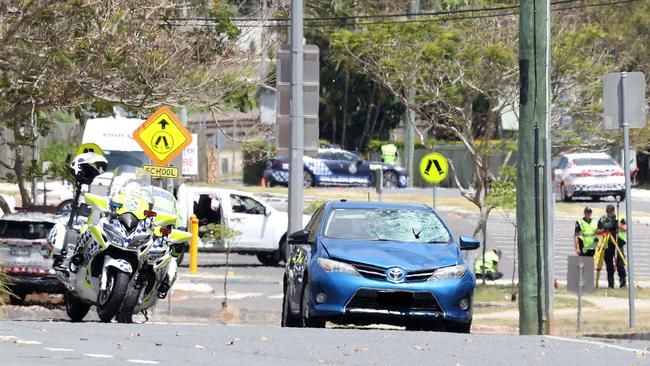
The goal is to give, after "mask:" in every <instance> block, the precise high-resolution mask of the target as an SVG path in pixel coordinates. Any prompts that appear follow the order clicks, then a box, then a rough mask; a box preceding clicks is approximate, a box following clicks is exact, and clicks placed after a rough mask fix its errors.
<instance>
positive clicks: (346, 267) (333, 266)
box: [318, 258, 360, 276]
mask: <svg viewBox="0 0 650 366" xmlns="http://www.w3.org/2000/svg"><path fill="white" fill-rule="evenodd" d="M318 265H319V266H320V267H321V268H322V269H323V270H324V271H325V272H330V273H345V274H349V275H352V276H360V274H359V272H357V270H356V269H354V266H352V265H350V264H347V263H343V262H339V261H335V260H331V259H325V258H318Z"/></svg>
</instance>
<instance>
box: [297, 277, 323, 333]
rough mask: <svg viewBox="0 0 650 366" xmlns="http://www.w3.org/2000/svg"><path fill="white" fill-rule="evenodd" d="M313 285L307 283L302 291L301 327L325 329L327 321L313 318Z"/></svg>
mask: <svg viewBox="0 0 650 366" xmlns="http://www.w3.org/2000/svg"><path fill="white" fill-rule="evenodd" d="M310 308H311V283H309V282H307V283H305V285H304V286H303V289H302V297H301V301H300V325H301V327H302V328H325V320H323V319H318V318H314V317H312V316H311V314H310V311H309V309H310Z"/></svg>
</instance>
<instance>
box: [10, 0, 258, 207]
mask: <svg viewBox="0 0 650 366" xmlns="http://www.w3.org/2000/svg"><path fill="white" fill-rule="evenodd" d="M109 3H110V6H108V5H107V4H108V3H107V2H104V1H22V2H21V1H18V2H14V3H13V4H12V6H10V7H7V6H0V40H1V41H0V54H2V62H0V85H1V87H0V89H1V90H2V91H3V92H2V93H0V128H5V127H6V128H8V129H9V130H11V131H13V132H14V134H13V138H12V140H11V141H9V142H8V143H7V146H8V147H9V148H10V149H12V151H13V152H14V155H15V159H13V161H14V162H15V163H14V164H13V166H12V167H9V168H13V170H14V174H15V179H16V181H17V182H18V184H19V187H20V190H21V195H22V199H23V201H24V202H29V201H30V198H29V194H28V190H26V189H25V187H24V184H25V183H24V182H25V181H27V180H28V178H29V176H30V175H34V174H36V173H37V171H36V169H35V167H33V166H32V167H30V165H31V164H29V161H28V158H26V157H25V156H23V155H24V154H25V150H26V149H23V147H31V146H33V144H34V141H35V140H36V138H38V136H44V135H47V133H48V132H49V130H50V128H51V126H52V124H53V123H54V122H55V121H57V120H58V121H61V120H66V118H69V117H70V116H72V115H74V116H75V117H76V118H77V119H78V120H80V121H82V122H83V120H84V116H85V115H86V113H84V112H85V111H94V112H98V113H100V114H104V113H106V112H107V111H110V109H111V107H112V106H113V105H116V104H117V105H121V106H124V107H125V108H126V109H127V110H134V111H136V112H140V113H148V112H149V111H150V110H151V109H154V108H157V107H158V106H160V105H161V104H168V105H192V106H195V107H202V108H217V109H219V108H222V107H236V108H238V109H240V110H247V109H250V108H251V106H252V105H253V104H252V103H251V100H252V95H254V88H253V87H251V85H250V84H251V82H250V81H249V80H250V78H249V76H250V75H251V72H250V70H251V68H252V67H254V65H253V64H252V63H251V62H250V57H249V55H248V54H246V53H245V51H242V50H240V49H239V48H238V47H237V37H238V36H239V34H240V31H239V29H238V28H237V27H236V26H235V24H234V23H233V22H232V21H231V18H232V16H233V15H234V14H235V12H236V7H235V6H233V5H230V4H229V2H228V1H225V0H213V1H210V2H206V1H204V0H170V1H166V2H164V3H162V2H160V1H157V0H130V1H112V2H109ZM182 16H187V17H193V18H194V17H197V18H209V19H210V21H209V23H210V24H209V26H204V25H203V24H200V23H201V22H197V23H195V24H190V23H183V24H179V21H178V20H177V19H178V18H180V17H182ZM181 25H182V26H181ZM33 112H35V114H36V116H38V122H39V123H38V132H37V133H36V134H34V133H32V129H31V128H30V125H31V122H30V121H31V116H32V113H33ZM66 114H68V116H66ZM2 163H4V162H2ZM3 165H5V167H6V165H7V164H3ZM29 169H32V170H31V172H30V171H28V170H29Z"/></svg>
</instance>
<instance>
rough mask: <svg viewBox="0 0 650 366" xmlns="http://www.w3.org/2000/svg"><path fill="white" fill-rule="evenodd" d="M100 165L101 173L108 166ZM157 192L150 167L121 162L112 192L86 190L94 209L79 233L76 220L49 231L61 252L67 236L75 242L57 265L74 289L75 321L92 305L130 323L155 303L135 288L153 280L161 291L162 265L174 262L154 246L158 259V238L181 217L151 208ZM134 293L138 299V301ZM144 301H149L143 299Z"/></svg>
mask: <svg viewBox="0 0 650 366" xmlns="http://www.w3.org/2000/svg"><path fill="white" fill-rule="evenodd" d="M85 161H86V160H84V159H80V157H76V158H75V161H74V162H73V164H72V166H74V165H75V164H78V165H80V166H82V167H83V166H84V164H85V163H84V162H85ZM104 161H105V159H104ZM104 168H105V165H104ZM86 170H91V169H86ZM98 170H99V171H100V173H101V170H102V169H98ZM97 175H98V174H97ZM95 176H96V175H95ZM86 178H88V177H86ZM92 179H94V177H90V178H89V179H85V180H84V181H83V184H90V182H92ZM79 191H80V190H78V191H77V194H75V200H74V201H75V202H74V204H73V212H72V214H71V220H70V222H72V216H74V214H75V210H76V209H77V206H78V196H79V194H78V193H79ZM151 192H152V190H151V178H150V176H148V174H146V172H144V171H143V170H141V169H135V168H133V167H129V168H124V167H118V168H117V169H116V170H115V172H114V176H113V180H112V181H111V185H110V187H109V197H102V196H97V195H93V194H89V193H87V194H85V195H84V198H85V201H86V204H87V205H88V206H90V208H91V209H92V211H91V214H90V216H89V217H88V220H87V222H86V223H84V224H82V225H81V227H80V228H79V229H78V232H76V233H75V232H74V231H75V229H74V228H73V227H72V225H71V224H70V223H69V225H68V227H66V228H61V227H55V229H53V231H55V230H57V229H58V231H57V232H54V233H51V235H50V236H49V237H51V240H52V242H53V247H54V248H55V251H56V248H57V247H61V245H60V244H59V243H60V242H61V241H64V242H66V243H67V246H71V245H73V246H74V248H73V249H71V250H66V249H67V248H66V246H63V250H61V251H60V252H59V256H63V257H65V259H67V261H64V263H66V265H64V266H61V265H60V264H59V265H58V266H56V265H55V271H56V272H57V277H59V279H60V280H61V281H62V283H63V284H64V285H65V286H66V288H67V289H68V291H67V293H66V296H65V304H66V313H67V314H68V316H69V317H70V319H71V320H72V321H81V320H82V319H83V318H84V317H85V316H86V314H87V313H88V311H89V309H90V306H91V305H95V307H96V309H97V314H98V316H99V318H100V319H101V320H102V321H104V322H109V321H111V320H112V319H113V318H114V317H117V318H118V321H123V322H130V321H131V317H132V314H133V312H134V311H137V307H138V306H140V307H141V308H145V307H146V306H147V305H149V304H150V305H149V306H152V305H153V304H154V303H155V301H153V302H152V301H150V300H149V299H148V298H147V299H143V298H142V297H141V296H138V297H135V296H134V295H133V296H131V297H129V296H128V295H129V294H130V293H133V292H134V291H133V290H131V291H130V289H131V288H132V287H133V288H137V289H140V288H143V284H149V283H152V284H153V285H150V286H144V288H151V289H155V290H158V288H154V287H155V284H156V279H157V278H159V277H161V276H160V273H161V272H162V271H161V268H165V266H166V264H167V262H169V260H168V259H167V258H166V256H165V253H164V248H163V250H162V255H161V253H159V252H161V250H158V249H159V248H154V249H155V250H154V251H153V253H155V254H156V256H157V258H156V259H157V260H155V261H152V260H150V257H149V252H150V251H151V249H152V248H153V247H154V244H155V243H156V239H160V240H158V243H163V240H165V239H168V238H166V237H167V236H169V234H172V233H171V229H169V230H165V229H164V228H165V226H169V225H171V224H173V223H174V222H175V220H176V218H175V217H171V216H169V215H161V216H159V217H157V214H156V212H155V211H152V210H151V209H152V205H153V198H152V193H151ZM59 233H64V234H59ZM70 234H72V235H70ZM75 234H76V236H77V238H76V240H74V237H75ZM156 235H157V236H156ZM61 237H64V239H61ZM183 239H185V238H183ZM71 253H72V254H71ZM158 257H159V258H158ZM151 259H153V258H151ZM151 262H153V264H154V267H153V268H152V265H151ZM152 274H153V275H152ZM161 282H162V281H161ZM158 287H160V286H158ZM163 290H164V286H163ZM136 291H137V290H136ZM140 292H141V291H140ZM134 297H135V298H136V300H133V298H134ZM127 299H128V300H129V301H126V300H127ZM141 300H149V301H146V302H143V303H142V304H141V303H140V301H141Z"/></svg>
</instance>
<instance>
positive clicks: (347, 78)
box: [341, 65, 350, 147]
mask: <svg viewBox="0 0 650 366" xmlns="http://www.w3.org/2000/svg"><path fill="white" fill-rule="evenodd" d="M344 89H345V90H344V91H343V121H341V122H342V123H343V126H342V127H341V146H343V147H345V138H346V136H345V135H346V132H347V129H348V99H349V95H348V94H349V90H350V71H349V70H348V67H347V65H346V66H345V86H344Z"/></svg>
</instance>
